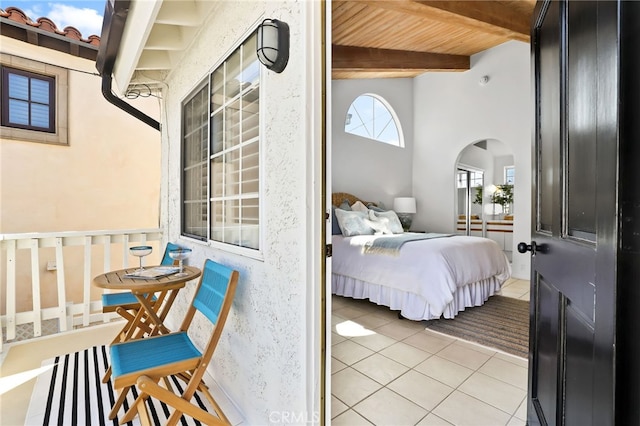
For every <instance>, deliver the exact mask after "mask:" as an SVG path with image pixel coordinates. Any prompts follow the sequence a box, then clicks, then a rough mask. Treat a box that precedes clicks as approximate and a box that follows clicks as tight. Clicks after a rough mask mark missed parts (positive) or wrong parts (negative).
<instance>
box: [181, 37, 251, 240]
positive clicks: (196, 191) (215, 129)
mask: <svg viewBox="0 0 640 426" xmlns="http://www.w3.org/2000/svg"><path fill="white" fill-rule="evenodd" d="M255 52H256V36H255V34H254V35H252V36H251V37H249V38H248V39H247V40H246V41H245V42H244V43H243V44H242V45H240V46H239V47H238V48H237V49H236V50H235V51H234V52H233V53H232V54H231V55H230V56H229V57H228V58H227V59H226V60H225V61H224V62H223V63H222V64H220V65H219V66H218V67H217V68H216V69H215V70H214V71H213V72H212V73H211V75H210V76H209V79H208V81H207V82H206V83H205V85H204V86H203V87H202V88H200V89H199V90H197V91H196V92H195V93H194V94H193V95H192V96H191V97H190V98H189V99H187V100H186V101H185V102H184V103H183V117H182V119H183V141H182V144H183V148H182V167H183V169H182V174H183V175H182V178H183V180H182V182H183V190H182V194H183V195H182V197H183V199H182V213H183V215H182V217H183V225H182V233H183V235H188V236H192V237H195V238H200V239H207V238H208V239H209V240H212V241H217V242H220V243H225V244H230V245H233V246H238V247H244V248H248V249H254V250H258V249H259V248H260V247H259V242H260V195H259V194H260V127H259V124H260V120H259V118H260V114H259V113H260V69H261V68H260V66H259V62H258V59H257V56H256V54H255Z"/></svg>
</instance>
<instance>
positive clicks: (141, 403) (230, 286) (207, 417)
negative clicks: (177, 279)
mask: <svg viewBox="0 0 640 426" xmlns="http://www.w3.org/2000/svg"><path fill="white" fill-rule="evenodd" d="M223 279H226V282H223ZM210 280H212V282H209V281H210ZM203 283H205V285H204V287H205V289H204V290H203V291H202V294H201V290H202V289H203ZM237 284H238V272H237V271H234V270H231V269H230V268H227V267H225V266H223V265H220V264H218V263H216V262H214V261H212V260H207V261H205V264H204V268H203V273H202V276H201V277H200V280H199V282H198V286H197V289H196V292H195V295H194V298H193V301H192V303H191V305H190V306H189V309H188V310H187V313H186V315H185V318H184V320H183V322H182V325H181V326H180V330H179V331H177V332H175V333H170V334H166V335H159V336H154V337H149V338H145V339H142V340H132V341H127V342H123V343H117V344H114V345H112V347H111V356H112V358H111V361H112V365H114V366H116V364H118V366H117V367H114V387H115V388H116V389H121V391H120V394H119V395H118V399H117V401H116V403H115V404H114V406H113V408H112V410H111V413H110V414H109V418H110V419H114V418H115V417H116V415H117V413H118V411H119V410H120V407H121V405H122V403H123V402H124V400H125V398H126V395H127V393H128V392H129V390H130V389H131V387H132V386H134V385H137V387H138V391H139V395H138V397H137V398H136V400H135V403H134V404H132V406H131V407H130V408H129V410H128V411H127V412H126V413H125V415H124V417H123V418H122V419H120V424H124V423H126V422H128V421H131V420H132V419H133V418H134V417H135V416H136V414H140V419H141V423H142V424H143V425H146V424H151V423H150V422H151V421H150V418H149V413H148V412H147V409H146V405H145V401H146V399H147V398H149V397H153V398H156V399H158V400H160V401H162V402H164V403H166V404H167V405H170V406H172V407H173V408H174V409H175V410H174V412H173V413H172V414H171V416H170V417H169V420H168V422H167V424H168V425H175V424H176V423H177V422H178V420H179V419H180V417H181V416H182V414H186V415H188V416H191V417H193V418H195V419H198V420H200V421H202V422H204V423H205V424H208V425H215V424H220V425H228V424H229V420H228V419H227V418H226V416H225V415H224V413H223V412H222V409H221V408H220V406H219V405H218V404H217V403H216V401H215V399H214V398H213V397H212V396H211V394H210V392H209V391H208V389H207V388H206V386H204V384H203V382H202V377H203V376H204V373H205V371H206V368H207V365H208V364H209V363H210V361H211V358H212V357H213V352H214V350H215V348H216V346H217V344H218V341H219V340H220V336H221V334H222V330H223V328H224V324H225V322H226V319H227V316H228V314H229V310H230V309H231V304H232V301H233V297H234V295H235V291H236V287H237ZM217 287H224V289H225V290H224V296H222V293H221V292H220V289H219V288H217ZM212 288H213V289H214V290H215V291H216V292H217V293H216V294H215V295H214V297H217V298H216V299H215V300H214V301H213V303H215V304H219V306H214V307H213V308H211V310H210V309H209V308H210V307H209V306H207V305H204V304H203V301H202V298H203V297H206V296H207V295H209V294H212V292H211V289H212ZM203 295H204V296H203ZM196 311H200V312H201V313H203V314H204V315H205V316H206V317H207V318H208V319H209V320H210V321H211V322H212V323H213V332H212V334H211V337H210V338H209V341H208V343H207V345H206V347H205V349H204V351H202V353H200V352H199V351H197V350H195V352H193V351H191V352H189V350H187V352H185V356H182V355H175V358H176V359H175V360H173V361H172V362H169V363H166V364H163V363H161V362H155V363H154V361H149V360H148V358H149V355H148V354H149V353H151V352H152V349H150V348H153V347H166V346H167V345H172V344H174V343H175V342H179V343H180V344H182V343H184V344H186V345H192V343H191V341H190V339H189V338H188V335H187V330H188V329H189V326H190V325H191V323H192V321H193V318H194V316H195V313H196ZM134 345H135V346H134ZM183 346H184V345H183ZM137 352H142V353H141V354H139V355H138V354H137ZM176 352H177V351H176ZM126 353H135V354H136V355H134V357H135V358H136V359H135V360H134V362H133V363H134V364H136V368H135V370H134V371H127V372H121V371H120V366H121V365H122V360H123V359H124V358H125V354H126ZM173 353H175V352H172V354H173ZM191 354H193V355H191ZM145 358H146V359H145ZM142 359H144V360H142ZM141 360H142V361H141ZM145 363H149V364H150V365H145ZM151 364H153V365H151ZM125 369H126V368H124V367H122V371H124V370H125ZM170 375H176V376H177V377H180V378H181V379H182V380H184V381H185V382H186V387H185V389H184V390H183V392H182V394H181V395H176V394H175V393H174V392H173V390H172V389H171V386H169V385H168V380H167V377H168V376H170ZM161 380H163V381H164V382H165V384H166V386H167V388H164V387H162V386H160V385H159V382H160V381H161ZM198 389H200V390H201V391H202V392H203V393H204V394H205V396H206V397H207V399H208V400H209V401H210V402H211V405H212V406H213V408H214V410H215V412H216V414H217V417H216V416H214V415H213V414H211V413H209V412H207V411H205V410H202V409H200V408H199V407H197V406H195V405H193V404H192V403H191V402H190V399H191V398H192V397H193V395H194V394H195V392H196V390H198Z"/></svg>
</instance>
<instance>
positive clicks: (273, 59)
mask: <svg viewBox="0 0 640 426" xmlns="http://www.w3.org/2000/svg"><path fill="white" fill-rule="evenodd" d="M257 31H258V40H257V44H258V45H257V48H256V54H257V55H258V60H260V62H261V63H262V64H263V65H264V66H266V67H267V68H268V69H270V70H272V71H275V72H277V73H280V72H282V71H283V70H284V69H285V67H286V66H287V63H288V62H289V25H288V24H287V23H286V22H282V21H279V20H277V19H265V20H264V21H262V24H260V26H258V30H257Z"/></svg>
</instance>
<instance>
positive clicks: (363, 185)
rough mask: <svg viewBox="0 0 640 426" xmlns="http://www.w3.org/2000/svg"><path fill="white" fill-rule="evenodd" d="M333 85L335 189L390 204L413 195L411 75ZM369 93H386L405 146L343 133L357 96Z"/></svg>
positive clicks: (384, 94) (345, 81)
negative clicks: (402, 134)
mask: <svg viewBox="0 0 640 426" xmlns="http://www.w3.org/2000/svg"><path fill="white" fill-rule="evenodd" d="M332 86H333V87H332V104H331V114H332V122H333V123H334V124H333V126H332V131H331V137H332V139H331V144H332V145H331V149H332V155H331V158H332V176H331V177H332V188H331V189H332V191H333V192H348V193H350V194H353V195H355V196H357V197H359V198H361V199H363V200H367V201H372V202H379V201H382V202H383V203H384V204H385V205H386V206H388V207H389V208H390V207H391V206H393V199H394V198H395V197H397V196H405V197H406V196H411V194H412V188H413V182H412V179H413V176H412V156H413V120H414V115H413V80H412V79H408V78H400V79H363V80H334V81H333V82H332ZM365 93H372V94H376V95H379V96H381V97H383V98H384V99H385V100H386V101H387V102H388V103H389V105H390V106H391V107H392V108H393V110H394V111H395V113H396V115H397V117H398V120H399V122H400V126H401V127H402V132H403V133H404V144H405V146H404V148H400V147H396V146H392V145H389V144H385V143H380V142H376V141H373V140H370V139H366V138H362V137H360V136H355V135H352V134H350V133H345V131H344V120H345V117H346V115H347V111H348V110H349V107H350V106H351V103H352V102H353V101H354V99H355V98H357V97H358V96H360V95H362V94H365Z"/></svg>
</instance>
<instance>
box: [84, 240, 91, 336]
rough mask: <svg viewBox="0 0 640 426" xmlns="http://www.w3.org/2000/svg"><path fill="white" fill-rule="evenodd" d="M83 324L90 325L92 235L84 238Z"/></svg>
mask: <svg viewBox="0 0 640 426" xmlns="http://www.w3.org/2000/svg"><path fill="white" fill-rule="evenodd" d="M82 305H83V309H82V325H83V326H84V327H86V326H88V325H89V322H90V321H89V316H90V315H91V236H87V237H85V238H84V280H83V291H82Z"/></svg>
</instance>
